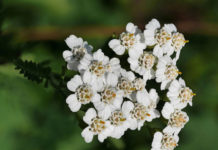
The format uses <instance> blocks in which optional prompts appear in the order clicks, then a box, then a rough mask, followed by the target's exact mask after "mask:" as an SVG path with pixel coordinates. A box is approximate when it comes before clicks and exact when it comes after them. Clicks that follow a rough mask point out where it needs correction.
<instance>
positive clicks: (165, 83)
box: [160, 80, 169, 90]
mask: <svg viewBox="0 0 218 150" xmlns="http://www.w3.org/2000/svg"><path fill="white" fill-rule="evenodd" d="M168 87H169V81H168V80H164V81H163V82H162V83H161V86H160V89H161V90H165V89H166V88H168Z"/></svg>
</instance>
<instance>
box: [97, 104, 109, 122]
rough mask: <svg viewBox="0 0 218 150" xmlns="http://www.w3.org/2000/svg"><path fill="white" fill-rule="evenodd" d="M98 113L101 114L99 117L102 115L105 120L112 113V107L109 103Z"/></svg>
mask: <svg viewBox="0 0 218 150" xmlns="http://www.w3.org/2000/svg"><path fill="white" fill-rule="evenodd" d="M98 115H99V117H101V118H102V119H104V120H106V119H108V118H109V117H110V115H111V109H110V107H109V106H108V105H107V106H105V108H104V109H103V110H101V111H99V112H98Z"/></svg>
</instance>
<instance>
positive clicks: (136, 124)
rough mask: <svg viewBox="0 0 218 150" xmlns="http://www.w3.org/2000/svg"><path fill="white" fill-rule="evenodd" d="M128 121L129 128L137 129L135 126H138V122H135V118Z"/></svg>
mask: <svg viewBox="0 0 218 150" xmlns="http://www.w3.org/2000/svg"><path fill="white" fill-rule="evenodd" d="M128 122H129V128H130V129H131V130H135V129H137V127H138V122H137V120H136V119H128Z"/></svg>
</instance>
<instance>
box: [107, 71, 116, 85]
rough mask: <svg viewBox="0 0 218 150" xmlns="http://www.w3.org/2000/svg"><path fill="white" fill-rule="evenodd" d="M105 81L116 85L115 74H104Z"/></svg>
mask: <svg viewBox="0 0 218 150" xmlns="http://www.w3.org/2000/svg"><path fill="white" fill-rule="evenodd" d="M106 82H107V85H110V86H112V87H115V86H116V85H117V82H118V77H117V75H115V74H114V73H108V74H107V76H106Z"/></svg>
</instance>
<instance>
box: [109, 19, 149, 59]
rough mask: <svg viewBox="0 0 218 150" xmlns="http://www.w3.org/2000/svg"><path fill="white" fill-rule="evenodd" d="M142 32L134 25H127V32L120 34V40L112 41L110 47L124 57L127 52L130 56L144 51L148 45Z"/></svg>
mask: <svg viewBox="0 0 218 150" xmlns="http://www.w3.org/2000/svg"><path fill="white" fill-rule="evenodd" d="M143 40H144V38H143V36H142V33H141V31H140V30H139V29H138V27H137V26H135V25H134V24H133V23H128V24H127V25H126V32H123V33H121V34H120V38H119V39H112V40H111V41H110V42H109V44H108V45H109V47H110V48H111V49H112V50H113V51H114V52H115V53H116V54H117V55H123V54H124V53H125V51H126V50H127V51H128V52H129V54H133V53H138V52H140V51H142V50H143V49H144V48H145V47H146V45H145V43H144V42H143Z"/></svg>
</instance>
